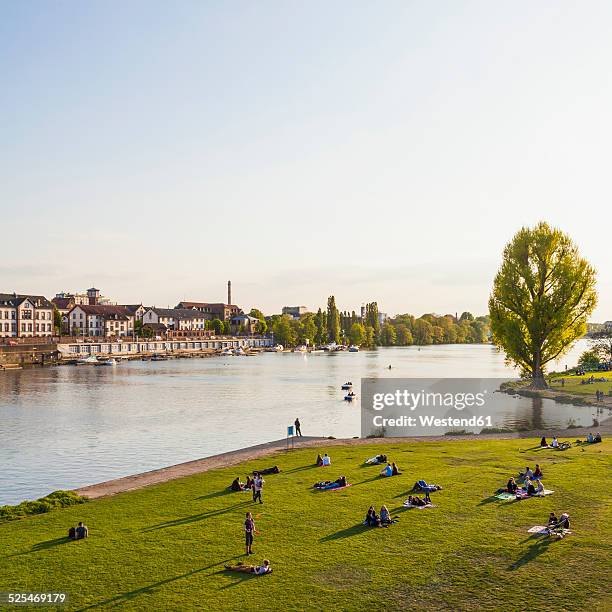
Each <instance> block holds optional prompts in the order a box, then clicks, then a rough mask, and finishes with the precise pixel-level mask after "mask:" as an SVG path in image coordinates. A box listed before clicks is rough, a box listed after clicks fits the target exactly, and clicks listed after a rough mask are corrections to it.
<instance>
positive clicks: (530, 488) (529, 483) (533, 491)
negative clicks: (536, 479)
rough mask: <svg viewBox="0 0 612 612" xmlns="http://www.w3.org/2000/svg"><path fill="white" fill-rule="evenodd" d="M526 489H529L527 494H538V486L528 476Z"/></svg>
mask: <svg viewBox="0 0 612 612" xmlns="http://www.w3.org/2000/svg"><path fill="white" fill-rule="evenodd" d="M525 490H526V491H527V495H529V496H532V495H535V494H536V488H535V487H534V486H533V482H531V480H529V478H527V479H526V480H525Z"/></svg>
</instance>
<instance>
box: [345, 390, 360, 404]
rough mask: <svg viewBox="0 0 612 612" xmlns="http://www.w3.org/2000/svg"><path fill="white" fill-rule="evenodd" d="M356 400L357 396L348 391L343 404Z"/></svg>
mask: <svg viewBox="0 0 612 612" xmlns="http://www.w3.org/2000/svg"><path fill="white" fill-rule="evenodd" d="M356 398H357V396H356V395H355V394H354V393H353V392H352V391H350V392H349V393H347V394H346V395H345V396H344V401H345V402H352V401H353V400H354V399H356Z"/></svg>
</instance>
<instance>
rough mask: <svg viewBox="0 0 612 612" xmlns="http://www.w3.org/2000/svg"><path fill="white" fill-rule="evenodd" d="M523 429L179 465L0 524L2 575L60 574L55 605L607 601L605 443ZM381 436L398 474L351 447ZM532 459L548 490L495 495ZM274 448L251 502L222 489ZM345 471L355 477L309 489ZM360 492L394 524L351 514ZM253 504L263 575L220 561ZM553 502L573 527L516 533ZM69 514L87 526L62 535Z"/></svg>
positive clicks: (13, 586)
mask: <svg viewBox="0 0 612 612" xmlns="http://www.w3.org/2000/svg"><path fill="white" fill-rule="evenodd" d="M536 444H537V441H536V440H529V439H520V440H503V441H467V440H463V441H459V440H453V441H448V442H446V441H445V442H418V443H412V444H404V443H401V444H400V443H394V442H393V440H392V439H390V440H389V442H388V443H386V444H380V445H379V444H377V445H371V446H370V445H368V446H343V447H330V448H329V449H325V446H321V451H324V450H329V452H330V455H331V457H332V460H333V465H332V467H331V468H316V467H313V465H312V463H313V461H314V458H315V456H316V449H314V450H313V449H304V450H295V451H291V452H289V453H279V454H277V455H275V456H273V457H270V458H268V459H264V460H263V461H261V460H258V461H253V462H249V463H245V464H243V465H241V466H240V467H239V468H227V469H220V470H216V471H211V472H206V473H203V474H199V475H196V476H190V477H187V478H183V479H180V480H175V481H172V482H168V483H165V484H162V485H156V486H152V487H148V488H145V489H141V490H139V491H134V492H129V493H124V494H121V495H116V496H114V497H111V498H106V499H100V500H96V501H91V502H89V503H87V504H84V505H81V506H76V507H70V508H66V509H63V510H57V511H54V512H51V513H49V514H45V515H38V516H34V517H29V518H25V519H22V520H18V521H12V522H8V523H3V524H0V551H1V552H0V591H10V590H18V591H24V590H36V591H47V590H50V589H51V590H64V591H67V592H68V593H69V596H70V603H69V605H68V606H66V607H65V608H64V609H70V610H82V609H90V608H93V609H95V608H100V609H107V608H114V607H118V608H120V609H121V608H123V609H130V610H147V611H148V610H181V611H183V610H186V611H188V610H403V609H407V608H421V609H423V608H424V609H443V610H445V609H448V610H475V609H508V610H525V609H558V610H559V609H560V610H578V609H586V608H589V609H592V610H605V609H607V610H610V609H611V606H612V599H611V598H610V594H609V592H610V584H609V582H610V578H609V577H610V570H611V569H612V568H611V562H610V558H611V557H610V551H611V547H610V543H611V542H610V524H611V519H612V504H611V503H610V497H611V496H610V491H611V490H612V477H611V470H610V467H611V453H610V450H611V449H612V443H610V442H609V441H608V440H604V442H603V443H602V444H595V445H589V446H588V447H576V448H572V449H570V450H568V451H564V452H560V451H553V450H536ZM379 452H385V453H387V454H388V455H389V458H390V459H391V460H394V461H396V462H397V463H398V464H399V466H400V468H401V469H402V470H403V474H402V475H401V476H398V477H393V478H389V479H382V478H378V473H379V468H378V467H376V466H373V467H365V466H363V465H362V464H363V460H364V459H366V458H367V457H370V456H372V455H375V454H377V453H379ZM536 462H537V463H539V464H540V465H541V467H542V469H543V471H544V476H545V478H544V483H545V485H546V487H547V488H550V489H554V491H555V494H554V495H550V496H547V497H545V498H538V499H535V498H534V499H529V500H525V501H519V502H516V501H510V502H502V501H498V500H496V499H493V498H491V494H492V493H493V492H494V491H495V490H496V489H497V488H498V487H500V486H503V485H504V484H505V482H506V480H507V478H508V476H509V475H516V474H517V473H518V471H519V469H521V470H522V469H523V468H524V467H525V466H526V465H530V466H532V467H533V466H534V464H535V463H536ZM273 464H278V465H279V466H280V467H281V468H282V470H283V471H282V473H281V474H278V475H271V476H267V477H266V486H265V490H264V501H265V503H264V505H261V506H260V505H253V503H252V502H251V501H250V499H251V497H250V494H248V493H229V492H227V486H228V485H229V483H230V482H231V480H232V479H233V478H234V477H235V476H236V475H241V477H242V478H243V479H244V477H245V475H246V473H247V471H251V470H252V469H253V468H257V467H260V468H261V467H265V466H267V465H273ZM341 474H344V475H346V476H347V478H348V479H349V481H350V482H352V483H353V486H352V487H350V488H348V489H345V490H343V491H339V492H326V493H320V492H315V491H314V490H313V489H312V488H311V486H312V484H313V483H314V482H316V481H317V480H321V479H324V478H326V477H327V478H336V477H337V476H339V475H341ZM419 478H424V479H425V480H427V481H428V482H433V483H437V484H440V485H442V486H443V487H444V490H443V491H439V492H437V493H434V494H432V498H433V501H434V503H435V504H436V508H434V509H427V510H404V509H402V502H403V501H404V499H405V498H406V496H407V494H408V491H409V490H410V489H411V488H412V485H413V483H414V482H415V481H416V480H417V479H419ZM370 504H374V505H375V506H376V509H377V511H378V510H379V509H380V506H381V504H386V505H387V506H388V507H389V509H391V510H392V513H393V514H394V515H397V516H399V517H400V521H399V523H398V524H396V525H393V526H391V527H389V528H387V529H366V528H363V527H361V526H360V523H361V521H362V520H363V517H364V515H365V512H366V510H367V508H368V506H369V505H370ZM247 510H252V511H253V512H254V515H255V520H256V524H257V528H258V530H259V531H260V535H259V536H258V537H256V539H255V545H254V551H255V555H254V557H253V558H252V559H253V560H254V561H260V560H261V559H263V558H264V557H265V558H268V559H270V560H271V562H272V565H273V567H274V573H273V574H271V575H269V576H263V577H251V576H249V575H240V574H236V575H231V574H227V573H223V572H221V570H222V568H223V564H224V563H228V562H235V561H239V560H242V561H244V560H245V559H246V557H244V556H242V555H243V552H244V549H243V539H244V538H243V531H242V523H243V520H244V514H245V512H246V511H247ZM551 510H554V511H555V512H557V514H559V513H561V512H564V511H567V512H569V513H570V515H571V519H572V531H573V532H574V534H573V535H571V536H569V537H567V538H565V539H563V540H559V541H556V540H555V541H553V540H551V539H544V540H543V539H541V538H536V537H530V535H529V534H528V533H527V529H528V528H529V527H531V526H533V525H537V524H543V523H545V522H546V518H547V516H548V513H549V512H550V511H551ZM79 520H83V521H85V523H86V524H87V525H88V526H89V530H90V537H89V539H87V540H82V541H78V542H69V541H67V540H65V539H64V534H65V533H66V531H67V528H68V526H70V525H72V524H76V522H77V521H79Z"/></svg>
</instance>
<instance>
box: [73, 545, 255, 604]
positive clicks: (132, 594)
mask: <svg viewBox="0 0 612 612" xmlns="http://www.w3.org/2000/svg"><path fill="white" fill-rule="evenodd" d="M232 559H233V557H230V558H229V559H223V561H217V563H212V564H211V565H207V566H206V567H200V568H199V569H195V570H191V571H190V572H186V573H184V574H179V575H178V576H173V577H172V578H166V579H165V580H160V581H159V582H153V583H151V584H148V585H146V586H143V587H141V588H140V589H134V590H133V591H128V592H127V593H121V594H120V595H116V596H115V597H111V598H110V599H105V600H103V601H99V602H98V603H95V604H91V605H90V606H86V607H84V608H79V612H83V611H84V610H91V609H93V608H100V607H106V606H110V605H111V604H120V603H124V602H127V601H130V600H131V599H134V598H136V597H138V596H139V595H147V594H150V593H153V592H154V591H155V589H157V588H159V587H162V586H164V585H166V584H170V583H172V582H175V581H177V580H181V579H182V578H189V577H190V576H194V575H195V574H199V573H201V572H205V571H206V570H209V569H212V568H213V567H217V565H221V564H223V563H227V562H228V561H232ZM245 575H247V574H245Z"/></svg>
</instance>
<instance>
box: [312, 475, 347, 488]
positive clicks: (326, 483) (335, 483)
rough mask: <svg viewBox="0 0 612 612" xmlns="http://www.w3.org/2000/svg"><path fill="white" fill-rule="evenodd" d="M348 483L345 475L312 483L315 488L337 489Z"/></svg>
mask: <svg viewBox="0 0 612 612" xmlns="http://www.w3.org/2000/svg"><path fill="white" fill-rule="evenodd" d="M347 485H348V483H347V482H346V476H340V478H337V479H336V480H322V481H321V482H317V483H315V485H314V488H315V489H338V488H341V487H346V486H347Z"/></svg>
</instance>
